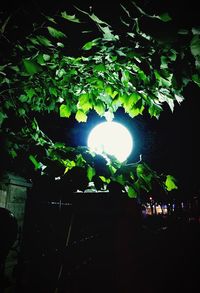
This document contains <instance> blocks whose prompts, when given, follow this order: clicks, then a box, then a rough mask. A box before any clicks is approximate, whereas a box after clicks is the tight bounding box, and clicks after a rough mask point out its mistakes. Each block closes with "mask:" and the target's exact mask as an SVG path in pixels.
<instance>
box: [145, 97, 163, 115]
mask: <svg viewBox="0 0 200 293" xmlns="http://www.w3.org/2000/svg"><path fill="white" fill-rule="evenodd" d="M162 110H163V109H162V107H161V106H160V105H158V104H156V103H155V102H154V101H153V100H151V106H150V107H149V109H148V112H149V114H150V116H151V117H156V118H159V116H160V113H161V112H162Z"/></svg>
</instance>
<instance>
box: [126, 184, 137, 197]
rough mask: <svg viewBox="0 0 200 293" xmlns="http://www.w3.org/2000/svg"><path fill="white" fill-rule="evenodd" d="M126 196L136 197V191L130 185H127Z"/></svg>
mask: <svg viewBox="0 0 200 293" xmlns="http://www.w3.org/2000/svg"><path fill="white" fill-rule="evenodd" d="M128 197H130V198H136V197H137V192H136V191H135V189H134V188H133V187H132V186H128Z"/></svg>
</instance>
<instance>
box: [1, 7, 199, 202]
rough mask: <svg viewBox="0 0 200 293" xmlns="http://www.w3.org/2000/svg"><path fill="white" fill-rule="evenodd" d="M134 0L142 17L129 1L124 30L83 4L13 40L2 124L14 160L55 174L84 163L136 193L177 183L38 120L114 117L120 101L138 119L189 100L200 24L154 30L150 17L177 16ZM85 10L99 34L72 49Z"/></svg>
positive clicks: (5, 69)
mask: <svg viewBox="0 0 200 293" xmlns="http://www.w3.org/2000/svg"><path fill="white" fill-rule="evenodd" d="M133 5H134V6H135V7H136V8H137V10H138V11H139V16H138V15H137V17H136V16H135V15H134V9H133V13H132V11H129V10H128V9H127V8H126V7H124V6H121V7H122V12H123V13H124V15H125V16H124V18H121V22H122V26H124V29H123V31H122V32H121V33H120V34H115V32H114V30H113V28H112V27H111V26H110V25H109V24H107V22H105V21H103V20H101V19H100V18H99V17H97V16H96V15H95V14H94V13H88V12H85V11H82V10H80V9H79V8H78V9H77V13H78V14H79V15H78V17H77V16H76V15H75V14H74V15H70V14H68V13H67V12H66V11H62V12H61V13H60V14H59V15H56V16H53V17H50V16H44V22H43V23H42V24H41V26H39V25H35V24H34V25H33V29H32V31H31V33H30V34H28V35H26V36H25V38H23V39H21V40H19V41H18V42H17V44H14V45H13V44H12V41H10V40H9V42H8V44H7V45H8V46H10V45H11V47H12V49H10V52H11V54H10V56H9V57H7V58H6V60H5V61H4V63H2V64H1V65H0V83H1V85H0V97H1V104H0V125H1V127H2V129H1V132H2V134H3V135H4V137H5V138H6V147H7V150H8V153H9V154H10V156H11V157H12V158H13V159H14V158H16V157H17V156H18V154H19V153H20V152H23V153H24V158H28V160H29V161H30V162H31V163H32V164H33V167H34V168H35V169H36V170H37V171H40V172H41V174H50V175H52V176H54V177H57V176H68V175H69V174H70V172H72V171H73V172H74V170H76V169H77V168H78V169H79V170H82V172H83V173H84V174H85V178H87V181H91V180H93V181H94V182H95V183H96V185H97V186H98V187H99V186H100V187H103V186H104V184H107V185H109V183H110V182H112V181H114V182H117V183H118V184H119V185H121V187H122V189H123V190H125V191H127V193H128V196H129V197H136V196H138V195H139V194H140V193H141V190H143V191H145V192H149V191H150V190H151V188H152V184H153V182H154V181H159V182H160V184H161V185H162V186H163V188H164V190H168V191H170V190H172V189H176V188H177V187H176V185H175V181H174V180H173V177H172V176H170V175H167V176H164V177H163V175H162V176H161V175H158V174H156V172H155V171H153V170H151V169H150V167H149V166H148V165H147V164H145V163H144V162H139V163H138V164H131V166H130V165H126V162H125V163H122V164H120V163H119V162H117V160H116V159H115V158H109V160H105V159H104V158H101V159H100V161H99V158H98V156H97V155H95V154H92V153H91V152H90V151H89V150H88V149H87V148H86V147H77V148H73V147H70V146H67V145H65V144H62V143H59V142H53V141H51V140H50V139H49V138H48V137H47V135H46V134H45V133H43V132H42V130H41V129H40V125H39V124H38V122H37V117H38V115H42V114H44V113H50V114H51V113H57V115H59V116H60V117H62V118H69V117H71V116H72V115H74V117H75V119H76V120H77V121H78V122H86V121H87V115H88V113H89V112H90V111H95V112H96V113H97V114H98V115H100V116H102V117H103V116H104V117H105V119H106V118H107V117H108V113H109V117H112V116H114V113H115V112H116V111H117V109H118V108H120V107H122V108H123V109H124V111H125V112H126V113H127V115H129V116H130V117H132V118H134V117H135V116H137V115H142V114H143V113H144V112H145V111H147V112H148V113H149V115H150V116H151V117H155V118H157V119H158V118H159V116H160V113H161V112H162V111H163V106H164V105H165V104H168V105H169V107H170V109H171V111H173V110H174V105H175V103H178V104H180V103H181V102H182V101H183V99H184V98H183V89H184V87H185V86H186V85H187V84H188V83H189V82H194V83H196V84H197V85H198V86H199V85H200V75H199V68H200V66H199V64H200V38H199V35H200V32H199V29H198V28H191V30H189V29H187V30H179V31H176V32H175V35H174V37H173V38H170V39H167V40H166V39H164V38H162V35H160V36H154V35H153V34H152V35H151V34H149V33H147V32H145V31H144V30H143V28H142V20H143V18H144V17H146V18H149V19H152V20H155V19H156V20H157V21H160V22H161V23H162V22H164V23H168V22H170V21H171V17H170V15H169V14H168V13H164V14H162V15H160V16H157V15H149V14H147V13H145V12H144V11H143V10H142V9H141V8H139V7H138V6H137V5H136V4H135V3H134V2H133ZM132 14H133V15H132ZM83 17H86V18H87V20H88V22H89V24H88V27H89V28H91V27H92V26H93V24H95V25H96V31H95V34H96V38H93V39H89V38H88V39H87V41H86V42H84V43H83V44H82V46H81V50H80V51H79V52H78V53H77V52H76V54H74V55H72V54H71V53H68V50H69V46H68V45H67V42H68V35H67V33H68V31H67V29H65V28H67V25H68V23H71V24H72V25H75V26H76V30H75V31H73V33H74V32H76V31H77V38H78V37H79V34H81V32H80V31H78V29H77V27H78V26H79V30H81V26H82V24H83V23H84V21H83V20H82V18H83ZM61 21H62V22H64V24H65V25H64V26H61V25H60V22H61ZM8 25H9V18H6V19H5V21H4V23H3V24H2V25H1V35H2V38H1V41H2V42H5V38H3V36H4V35H5V33H6V27H7V26H8ZM11 118H12V120H13V121H20V123H21V128H20V129H15V127H14V125H12V123H11V124H9V123H8V121H9V119H11ZM97 161H98V164H97ZM99 182H100V184H99Z"/></svg>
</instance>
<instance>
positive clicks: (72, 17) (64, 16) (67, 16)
mask: <svg viewBox="0 0 200 293" xmlns="http://www.w3.org/2000/svg"><path fill="white" fill-rule="evenodd" d="M61 16H62V17H63V18H64V19H66V20H69V21H72V22H76V23H81V21H80V20H79V19H78V18H77V17H76V16H75V15H70V14H67V12H66V11H63V12H61Z"/></svg>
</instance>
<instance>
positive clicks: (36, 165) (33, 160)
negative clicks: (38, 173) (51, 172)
mask: <svg viewBox="0 0 200 293" xmlns="http://www.w3.org/2000/svg"><path fill="white" fill-rule="evenodd" d="M29 160H30V161H31V162H32V163H33V165H34V166H35V169H36V170H37V169H39V168H40V166H41V164H40V162H38V161H37V159H36V158H35V157H34V156H33V155H29Z"/></svg>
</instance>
